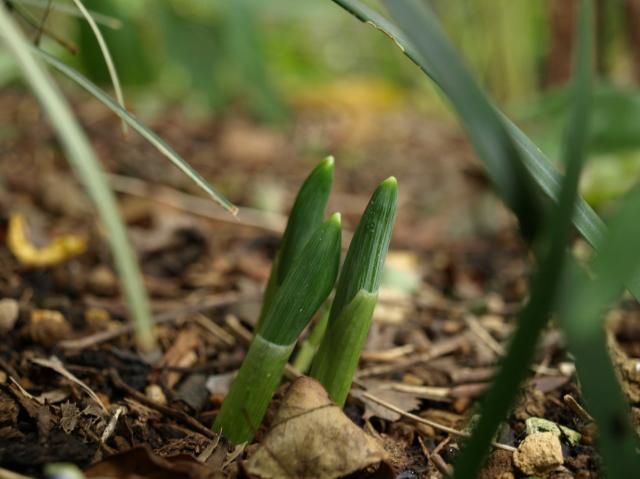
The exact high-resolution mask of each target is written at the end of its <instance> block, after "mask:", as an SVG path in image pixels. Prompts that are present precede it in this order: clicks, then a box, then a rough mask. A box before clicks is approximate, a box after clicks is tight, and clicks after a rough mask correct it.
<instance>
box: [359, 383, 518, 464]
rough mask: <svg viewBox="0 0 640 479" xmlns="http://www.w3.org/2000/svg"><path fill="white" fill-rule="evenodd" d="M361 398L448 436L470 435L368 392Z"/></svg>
mask: <svg viewBox="0 0 640 479" xmlns="http://www.w3.org/2000/svg"><path fill="white" fill-rule="evenodd" d="M362 397H364V398H366V399H369V400H370V401H373V402H375V403H376V404H379V405H380V406H382V407H384V408H386V409H388V410H389V411H393V412H395V413H397V414H400V415H401V416H404V417H406V418H408V419H412V420H413V421H416V422H418V423H420V424H426V425H427V426H431V427H432V428H434V429H438V430H439V431H443V432H447V433H449V434H452V435H454V436H458V437H469V436H470V434H469V433H468V432H464V431H460V430H458V429H455V428H452V427H449V426H445V425H444V424H440V423H437V422H435V421H432V420H430V419H425V418H423V417H420V416H416V415H415V414H411V413H410V412H406V411H404V410H403V409H400V408H399V407H397V406H394V405H393V404H391V403H389V402H387V401H385V400H384V399H380V398H379V397H377V396H374V395H373V394H371V393H368V392H364V393H362ZM492 444H493V446H494V447H496V448H498V449H504V450H505V451H510V452H513V451H515V450H516V448H515V447H513V446H508V445H507V444H501V443H499V442H492Z"/></svg>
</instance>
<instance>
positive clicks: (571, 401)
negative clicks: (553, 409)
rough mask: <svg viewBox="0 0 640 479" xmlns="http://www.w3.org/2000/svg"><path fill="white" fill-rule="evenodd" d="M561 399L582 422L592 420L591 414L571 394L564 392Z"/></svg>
mask: <svg viewBox="0 0 640 479" xmlns="http://www.w3.org/2000/svg"><path fill="white" fill-rule="evenodd" d="M562 400H563V401H564V403H565V404H566V405H567V406H568V407H569V409H571V410H572V411H573V412H574V413H575V415H576V416H578V417H579V418H580V419H581V420H582V421H583V422H585V423H590V422H593V418H592V417H591V414H589V413H588V412H587V410H586V409H585V408H583V407H582V406H581V405H580V404H579V403H578V401H576V400H575V398H574V397H573V396H572V395H571V394H565V395H564V396H563V397H562Z"/></svg>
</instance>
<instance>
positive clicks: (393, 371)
mask: <svg viewBox="0 0 640 479" xmlns="http://www.w3.org/2000/svg"><path fill="white" fill-rule="evenodd" d="M75 108H76V111H77V112H78V113H79V115H80V117H81V118H82V120H83V124H84V125H85V126H86V128H87V130H88V133H89V136H90V138H91V140H92V142H93V144H94V146H95V148H96V150H97V152H98V153H99V155H100V158H101V160H102V161H103V164H104V165H105V168H106V169H107V170H108V172H109V173H110V175H111V176H110V177H109V178H110V181H111V183H112V186H113V188H114V190H115V191H116V192H117V193H118V199H119V201H120V206H121V210H122V214H123V216H124V218H125V219H126V222H127V224H128V227H129V231H130V235H131V239H132V241H133V244H134V245H135V248H136V250H137V252H138V255H139V257H140V261H141V265H142V269H143V271H144V275H145V283H146V286H147V289H148V291H149V294H150V296H151V301H152V309H153V312H154V315H155V316H154V317H155V319H156V320H157V323H158V326H157V332H158V342H159V349H158V350H157V351H156V352H155V353H150V354H141V353H139V352H138V350H137V349H136V345H135V342H134V338H133V336H132V332H131V329H130V328H129V326H128V324H129V323H128V322H127V311H126V308H125V304H124V302H123V299H122V297H121V296H120V293H119V286H118V280H117V278H116V276H115V274H114V270H113V266H112V263H111V260H110V255H109V251H108V248H107V244H106V242H105V240H104V237H105V235H108V234H109V232H108V231H102V230H101V229H100V225H99V224H98V223H97V221H96V215H95V213H94V211H93V209H92V206H91V204H90V202H89V201H88V200H87V198H86V197H85V195H84V193H83V191H82V189H81V188H80V187H79V185H78V183H77V182H76V180H75V179H74V177H73V176H72V175H71V173H70V172H69V169H68V166H67V164H66V162H65V159H64V157H63V155H62V154H61V151H60V149H59V147H58V144H57V142H56V140H55V138H54V136H53V134H52V132H51V130H50V128H49V127H48V126H47V124H46V122H45V121H44V120H43V118H42V116H41V114H40V111H39V108H38V106H37V104H36V103H35V102H34V100H33V99H32V98H30V97H29V96H28V95H25V94H23V93H21V92H19V91H6V92H5V93H3V94H2V96H0V178H1V182H0V242H1V247H0V333H1V334H2V341H0V467H2V468H4V469H7V470H11V471H15V472H17V473H19V474H23V475H27V476H36V477H38V476H41V475H42V474H43V468H44V466H45V465H46V464H49V463H53V462H68V463H74V464H76V465H78V466H79V467H80V468H81V469H82V470H84V471H85V474H86V476H87V477H121V478H134V477H144V478H151V477H153V478H182V477H184V478H203V477H237V476H238V475H241V476H242V477H246V476H248V475H251V474H253V475H254V476H257V474H256V472H255V471H254V472H252V470H251V467H250V466H247V464H249V463H248V461H247V459H248V458H249V457H251V456H252V455H253V454H258V451H259V450H260V448H261V447H263V446H265V444H267V443H265V441H266V440H267V439H266V438H268V435H267V431H269V428H270V425H271V424H270V421H269V418H272V417H273V411H271V412H270V414H269V415H268V418H267V421H266V424H264V425H263V426H262V427H261V428H260V429H259V430H258V431H257V438H256V440H255V442H254V443H253V444H250V445H247V446H242V447H239V448H234V447H231V446H228V445H226V444H225V443H224V441H222V440H219V438H217V437H216V435H215V434H213V433H212V432H210V426H211V424H212V421H213V418H214V417H215V415H216V413H217V411H218V410H219V407H220V404H221V401H222V399H223V398H224V395H225V393H226V391H227V388H228V385H229V380H230V373H232V372H233V371H235V370H236V369H237V368H238V367H239V365H240V363H241V361H242V359H243V356H244V354H245V351H246V346H247V341H248V338H250V331H251V327H252V323H253V321H254V320H255V318H256V316H257V313H258V311H259V306H260V295H261V289H262V287H263V285H264V284H265V281H266V279H267V277H268V274H269V269H270V264H271V261H272V259H273V256H274V252H275V250H276V247H277V245H278V238H279V232H281V231H282V228H283V225H284V221H285V218H286V216H283V214H286V211H287V209H288V207H289V206H290V204H291V201H292V199H293V195H294V194H295V192H296V190H297V187H298V186H299V184H300V183H301V181H302V180H303V179H304V177H305V176H306V174H307V173H308V172H309V171H310V169H311V168H312V167H313V165H314V164H315V163H316V162H317V161H319V160H320V159H321V157H322V155H324V154H326V153H328V152H330V153H333V154H334V155H335V156H336V165H337V168H336V179H335V182H336V183H335V187H334V190H335V193H334V194H333V196H332V199H331V202H330V209H331V210H332V211H341V212H342V213H343V218H345V224H346V226H347V229H351V230H352V228H353V227H354V225H355V223H356V221H357V219H358V217H359V214H360V213H361V211H362V209H363V207H364V205H365V204H366V201H367V199H368V196H369V194H370V193H371V191H373V189H374V188H375V186H376V185H377V183H378V182H379V181H380V180H382V179H384V178H385V177H387V176H389V175H391V174H393V175H395V176H396V177H397V178H398V181H399V186H400V189H401V193H400V209H399V216H398V222H397V225H396V229H395V232H394V238H393V242H392V248H391V253H390V256H389V260H388V264H389V266H390V270H391V271H393V273H394V274H393V275H392V276H391V277H390V278H389V279H388V281H387V282H386V283H385V287H384V288H383V289H382V290H381V295H380V303H379V306H378V308H377V310H376V314H375V321H374V324H373V327H372V330H371V333H370V335H369V340H368V343H367V347H366V351H365V352H364V354H363V357H362V361H361V364H360V369H359V371H358V373H357V376H356V382H355V384H354V388H353V391H352V395H351V396H350V398H349V400H348V402H347V406H346V408H345V413H346V415H347V416H348V417H349V418H350V420H351V421H352V422H353V423H355V424H356V425H357V426H358V427H359V428H360V430H362V431H366V432H367V434H368V437H371V438H373V439H374V440H375V441H376V442H377V444H381V445H382V447H383V448H384V451H385V453H384V460H383V462H382V464H370V463H369V462H367V461H366V460H365V462H364V464H365V465H367V466H368V467H367V468H365V469H364V470H361V471H358V472H353V470H352V469H350V467H351V465H350V464H349V459H350V456H351V455H354V456H355V455H357V453H358V451H352V450H349V448H348V447H345V448H344V449H343V451H342V452H343V454H344V456H345V461H344V466H337V470H338V471H340V467H344V469H343V471H344V472H345V474H347V473H349V474H352V475H350V476H349V477H382V478H388V477H401V478H405V479H407V478H419V477H443V475H444V474H446V473H447V471H448V470H449V469H450V467H451V464H452V462H453V460H454V458H455V455H456V451H457V450H458V445H459V442H460V434H464V433H465V431H467V429H466V428H467V424H468V423H469V421H470V419H472V417H473V413H474V406H475V405H476V400H477V399H478V397H479V396H480V395H481V394H482V392H483V391H484V390H485V389H486V387H487V385H488V383H489V381H490V379H491V377H492V375H493V373H494V371H495V365H496V362H497V360H498V359H499V358H500V357H501V356H502V355H503V354H504V349H505V347H506V340H507V338H508V336H509V334H510V333H511V331H512V330H513V327H514V324H515V323H514V321H515V317H516V315H517V312H518V310H519V308H520V305H521V302H522V301H523V299H524V298H525V297H526V293H527V273H528V271H529V266H530V261H529V258H528V255H527V252H526V250H525V248H524V247H523V245H522V244H521V243H520V241H519V240H518V236H517V231H516V228H515V226H514V223H513V221H512V219H511V218H510V216H509V215H508V214H507V213H505V211H504V210H503V209H502V208H501V207H500V206H499V203H498V202H497V200H496V199H495V198H494V197H493V196H492V194H491V193H490V192H489V191H488V190H487V183H486V179H485V178H484V177H483V175H482V173H481V169H480V168H479V167H478V165H476V163H475V161H474V159H473V156H472V154H471V153H470V151H469V149H468V147H467V145H466V143H465V141H464V138H463V137H462V135H461V134H460V133H459V132H458V131H457V130H456V129H455V127H453V126H451V125H447V124H443V123H442V122H436V121H431V120H429V119H426V118H424V117H421V116H420V115H418V114H417V113H415V112H412V111H410V110H407V109H406V108H405V109H402V110H389V111H385V112H375V115H374V112H371V113H370V114H369V115H366V114H365V115H363V114H362V113H361V112H353V111H349V110H348V109H346V110H340V109H331V108H329V107H327V108H324V109H323V108H314V109H313V110H310V109H306V108H305V107H304V105H302V106H299V107H298V113H297V116H296V120H295V122H294V124H293V125H289V126H287V127H282V128H281V129H270V128H265V127H261V126H257V125H256V124H254V123H252V122H251V121H249V120H246V119H243V118H242V117H227V118H225V119H224V120H222V119H219V120H207V121H196V120H193V119H190V120H189V119H187V118H186V117H185V116H184V115H182V114H181V113H180V112H179V111H167V112H166V113H165V115H163V116H162V117H161V119H160V120H157V121H155V122H154V123H153V125H152V126H153V128H154V129H155V130H156V131H157V132H158V133H159V134H160V135H161V136H162V137H163V138H165V139H166V140H167V142H168V143H169V144H171V145H172V146H173V147H174V148H175V149H176V150H177V151H178V152H179V153H180V154H181V155H183V156H184V157H185V158H186V159H188V160H189V161H190V162H191V163H192V165H193V166H194V167H196V169H198V170H199V171H200V172H201V173H202V174H203V175H204V176H205V177H207V178H208V179H210V180H211V181H212V183H213V184H214V185H216V186H217V187H219V188H220V189H221V190H222V191H224V192H225V193H226V194H227V195H228V196H229V197H230V198H231V199H232V200H233V201H235V202H237V203H238V204H240V205H256V206H263V207H264V206H271V207H273V208H275V210H276V212H275V213H273V214H265V213H259V212H257V211H256V210H253V209H249V208H248V209H241V212H240V215H239V216H238V218H237V219H234V218H233V217H231V216H230V215H228V214H227V213H225V212H224V211H222V210H221V209H220V208H219V207H217V206H216V205H214V204H212V203H211V202H209V201H208V200H205V199H203V197H202V195H201V194H200V192H199V191H197V189H196V188H195V187H194V186H193V185H192V184H191V183H190V182H189V180H187V179H186V178H184V177H183V176H182V175H181V174H180V173H179V172H178V171H177V170H176V169H175V168H174V167H173V166H171V165H170V164H169V163H168V162H167V161H166V160H165V159H164V158H162V157H160V156H159V155H158V154H157V153H156V152H155V151H154V150H153V149H152V148H151V147H150V146H148V145H147V144H146V143H145V142H144V141H143V140H141V139H140V138H138V137H137V136H136V135H135V133H133V132H130V133H129V135H128V136H127V137H125V136H123V134H122V132H121V129H120V126H119V124H118V122H117V120H116V119H115V118H114V117H113V116H112V115H111V114H110V113H109V112H107V111H105V110H104V109H103V108H102V107H101V106H99V105H97V104H96V102H95V101H94V100H90V99H86V98H82V99H80V100H78V101H77V102H76V103H75ZM160 185H162V186H160ZM20 220H23V221H24V222H25V224H26V237H25V238H22V243H17V244H13V243H12V244H11V245H10V244H9V242H8V237H9V235H8V233H9V231H10V230H11V228H20V227H21V225H20V224H19V223H20ZM64 235H71V237H76V238H82V239H83V240H86V250H85V251H84V252H83V253H82V254H78V255H72V256H71V257H68V258H61V259H60V261H57V262H56V264H54V265H51V266H47V267H37V266H34V265H33V264H30V263H29V260H28V253H29V251H31V250H29V248H30V247H33V246H34V245H35V246H36V247H45V246H47V245H51V244H52V241H55V239H56V238H58V239H60V238H64ZM347 239H348V238H347ZM20 248H22V249H23V250H26V251H27V253H25V254H26V256H21V254H20V251H16V249H18V250H20ZM576 248H577V249H584V248H583V247H582V245H581V243H577V244H576ZM23 253H24V251H23ZM637 315H638V311H637V310H636V309H634V308H632V307H631V306H629V307H627V306H626V305H625V304H622V305H621V307H619V308H618V309H616V310H615V311H614V312H613V313H611V315H610V316H611V317H610V320H611V324H612V328H613V329H612V330H615V331H616V332H617V335H616V336H615V337H614V336H613V335H612V341H611V344H612V348H614V350H615V357H616V360H617V362H618V364H619V365H620V367H621V368H622V369H623V377H624V386H625V389H626V391H627V393H628V396H629V399H630V400H631V401H632V402H634V403H635V404H637V403H638V401H640V383H639V382H636V380H637V374H638V373H637V372H636V371H637V368H636V367H635V366H636V363H635V362H634V361H632V360H630V359H629V357H638V356H639V355H640V329H639V328H638V324H639V323H638V321H637ZM616 339H617V341H616ZM573 373H574V369H573V364H572V362H571V358H570V357H568V356H567V354H566V352H565V349H564V342H563V340H562V337H561V336H560V335H559V333H558V332H557V331H556V330H555V329H553V328H549V329H548V330H547V331H546V332H545V334H544V337H543V340H542V341H541V344H540V347H539V350H538V354H537V357H536V362H535V364H534V365H533V367H532V372H531V376H530V380H529V381H528V382H527V384H526V385H525V386H524V387H523V388H522V392H521V395H520V399H519V402H518V405H517V406H516V408H515V409H514V411H513V412H512V414H511V415H510V417H509V419H508V421H507V423H506V424H505V425H504V427H503V428H502V429H501V431H500V433H499V435H498V436H497V437H496V442H497V443H499V444H498V445H497V447H495V448H494V449H493V451H494V452H493V453H492V455H491V457H490V459H489V462H488V465H487V467H486V469H485V470H484V472H483V476H482V477H485V478H493V477H501V478H503V479H506V478H512V477H526V474H525V473H524V472H523V471H522V467H523V466H522V465H521V464H520V465H519V466H516V465H514V461H513V457H514V453H513V450H514V448H517V447H518V446H521V443H522V441H523V439H524V438H525V437H526V436H527V425H528V426H529V428H531V427H534V426H535V424H534V423H535V421H537V419H535V418H542V419H546V420H548V421H552V422H553V423H556V426H549V425H548V424H547V425H546V426H545V427H547V428H549V427H557V425H560V426H565V427H566V428H569V429H566V430H564V429H563V430H562V432H561V433H560V444H561V457H560V461H561V463H562V464H553V465H552V466H550V467H549V468H548V469H547V470H546V472H545V474H546V475H547V477H554V478H560V477H562V478H565V477H580V478H590V477H598V457H597V456H596V454H595V453H594V449H593V442H594V429H593V427H592V424H591V421H590V418H589V416H588V414H586V413H585V411H584V410H583V409H582V407H581V396H580V390H579V387H578V385H577V384H576V381H575V378H574V374H573ZM291 375H292V372H291V371H290V374H289V377H290V376H291ZM288 384H290V381H289V380H287V381H286V382H285V384H284V385H283V387H282V388H281V390H280V391H279V393H278V395H277V397H276V400H275V401H274V403H273V410H274V411H275V408H276V407H277V405H278V404H279V403H280V402H281V399H282V394H283V392H284V390H285V389H286V386H287V385H288ZM398 409H399V410H400V412H398ZM636 411H638V410H636ZM405 412H408V413H411V414H412V415H413V416H412V417H411V416H407V415H406V414H404V413H405ZM531 418H534V420H533V423H532V421H531ZM425 419H426V420H427V422H424V421H423V422H420V421H421V420H425ZM527 420H529V421H527ZM441 426H444V427H445V428H449V429H453V430H454V431H449V432H445V431H444V430H442V428H441ZM456 431H458V432H459V433H460V434H458V433H456ZM573 432H575V433H578V434H579V436H576V437H574V436H573V435H572V434H573ZM315 433H316V434H317V435H320V436H321V435H322V434H323V431H322V429H318V430H316V431H315ZM552 436H553V434H552ZM553 437H556V436H553ZM334 440H335V438H331V437H327V439H326V442H327V443H330V442H331V441H334ZM572 441H573V442H572ZM543 446H544V445H543ZM266 447H267V452H268V453H269V454H270V455H271V456H273V457H272V458H273V459H275V460H276V462H278V463H280V464H281V465H282V463H283V462H284V463H287V464H288V463H290V462H291V461H290V460H289V459H287V457H277V456H278V454H280V452H279V451H278V452H276V451H275V450H274V449H269V446H266ZM273 447H275V446H273ZM308 452H309V451H303V452H300V451H299V452H297V453H295V454H297V455H298V456H299V455H301V454H304V453H308ZM311 452H313V453H314V454H315V455H316V456H318V455H322V454H325V451H323V450H318V451H311ZM327 454H328V453H327ZM517 454H518V453H517ZM519 454H521V455H527V454H534V453H532V452H531V451H527V450H523V451H519ZM298 456H296V457H298ZM365 459H366V458H365ZM525 459H527V458H525ZM529 459H530V460H531V461H533V462H535V461H536V460H538V459H536V458H535V457H533V458H529ZM376 462H379V461H376ZM241 464H242V465H241ZM287 464H284V465H282V467H283V468H284V470H285V471H286V470H287V467H288V466H287ZM525 469H526V467H525ZM296 471H297V472H285V473H282V472H280V473H277V472H271V473H270V474H271V475H269V473H262V477H303V476H304V473H305V471H304V467H303V469H302V472H301V470H300V469H296ZM3 474H5V473H4V472H2V473H0V477H10V476H7V475H3ZM306 474H307V476H304V477H316V476H314V475H313V463H309V464H308V465H307V470H306ZM11 477H13V476H11ZM16 477H18V476H16ZM336 477H337V476H336Z"/></svg>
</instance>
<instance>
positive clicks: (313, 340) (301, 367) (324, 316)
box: [293, 307, 330, 374]
mask: <svg viewBox="0 0 640 479" xmlns="http://www.w3.org/2000/svg"><path fill="white" fill-rule="evenodd" d="M329 311H330V308H328V307H327V308H325V309H324V310H323V311H322V313H321V314H320V318H319V319H318V322H317V323H316V324H314V325H313V329H312V330H311V334H309V336H308V337H307V338H306V339H305V340H304V341H303V342H302V344H301V345H300V349H299V351H298V353H297V355H296V358H295V359H294V361H293V367H294V368H295V369H297V370H298V371H299V372H301V373H302V374H305V373H306V372H307V371H308V370H309V366H311V362H312V361H313V357H314V356H315V355H316V352H317V351H318V348H319V347H320V343H321V342H322V338H324V335H325V332H326V331H327V325H328V324H329Z"/></svg>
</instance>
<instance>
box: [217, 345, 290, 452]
mask: <svg viewBox="0 0 640 479" xmlns="http://www.w3.org/2000/svg"><path fill="white" fill-rule="evenodd" d="M294 345H295V343H293V344H290V345H287V346H282V345H280V344H275V343H272V342H270V341H267V340H266V339H264V338H263V337H262V336H260V335H259V334H256V335H255V336H254V338H253V341H251V345H250V346H249V351H248V353H247V356H246V357H245V359H244V361H243V362H242V366H241V367H240V371H239V372H238V375H237V376H236V378H235V380H234V381H233V386H232V387H231V389H230V391H229V394H228V395H227V397H226V398H225V399H224V402H223V403H222V408H221V409H220V413H219V414H218V416H217V418H216V422H215V424H214V425H213V430H214V431H218V432H221V433H222V434H223V435H224V436H225V437H226V438H227V439H229V441H231V442H232V443H234V444H239V443H242V442H245V441H249V440H251V439H252V438H253V436H254V435H255V433H256V431H257V430H258V427H259V426H260V422H261V421H262V418H263V417H264V414H265V412H266V411H267V407H268V406H269V401H271V396H272V395H273V391H275V389H276V388H277V387H278V384H280V379H281V378H282V373H283V371H284V367H285V365H286V364H287V361H288V360H289V356H290V355H291V352H292V351H293V347H294Z"/></svg>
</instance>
